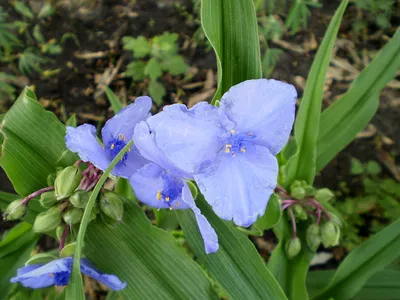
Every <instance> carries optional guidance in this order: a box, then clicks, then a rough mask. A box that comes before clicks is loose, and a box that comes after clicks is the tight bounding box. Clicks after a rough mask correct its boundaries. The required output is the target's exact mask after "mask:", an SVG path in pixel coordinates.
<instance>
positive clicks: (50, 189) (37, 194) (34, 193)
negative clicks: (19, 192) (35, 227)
mask: <svg viewBox="0 0 400 300" xmlns="http://www.w3.org/2000/svg"><path fill="white" fill-rule="evenodd" d="M53 190H54V186H49V187H45V188H42V189H40V190H38V191H36V192H33V193H32V194H30V195H28V196H26V197H25V198H24V200H22V202H21V205H27V204H28V202H29V201H30V200H32V199H33V198H35V197H37V196H39V195H40V194H43V193H46V192H48V191H53Z"/></svg>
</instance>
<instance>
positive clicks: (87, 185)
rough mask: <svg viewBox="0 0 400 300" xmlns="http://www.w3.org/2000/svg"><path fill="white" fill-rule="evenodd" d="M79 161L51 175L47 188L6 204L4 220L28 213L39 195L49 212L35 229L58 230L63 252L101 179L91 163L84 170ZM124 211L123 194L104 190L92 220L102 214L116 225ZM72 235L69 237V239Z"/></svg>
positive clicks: (18, 217) (92, 213)
mask: <svg viewBox="0 0 400 300" xmlns="http://www.w3.org/2000/svg"><path fill="white" fill-rule="evenodd" d="M80 164H81V161H78V162H77V163H76V164H75V165H73V166H69V167H66V168H64V169H62V170H60V171H59V172H58V173H57V176H52V175H50V176H49V178H48V184H49V185H50V186H49V187H47V188H43V189H41V190H38V191H36V192H34V193H32V194H30V195H29V196H27V197H25V198H24V199H21V200H15V201H13V202H11V203H10V205H9V206H8V207H7V209H6V211H5V213H4V214H3V218H4V219H5V220H17V219H20V218H22V217H23V216H24V215H25V214H26V212H27V205H28V202H29V201H30V200H32V199H33V198H36V197H38V196H40V199H39V202H40V204H41V206H42V207H44V208H45V209H47V210H46V211H44V212H42V213H40V214H38V215H37V216H36V219H35V222H34V224H33V230H34V231H35V232H40V233H46V232H49V231H52V230H56V235H57V238H58V239H59V240H60V251H61V249H63V248H64V243H65V241H66V238H67V235H68V232H69V231H72V232H77V230H70V229H72V228H73V226H77V227H78V226H79V223H80V222H81V219H82V216H83V212H84V209H85V207H86V205H87V203H88V201H89V198H90V195H91V193H92V192H91V190H92V189H93V188H94V186H95V185H96V183H97V182H98V181H99V179H100V177H101V174H102V171H101V170H99V169H97V168H95V167H94V166H93V165H92V164H89V165H88V168H86V169H85V170H84V171H81V169H80V167H79V165H80ZM123 213H124V208H123V202H122V200H121V198H120V196H119V195H118V194H116V193H114V192H111V191H106V190H103V191H102V193H101V194H100V197H99V199H98V201H97V203H96V205H95V206H94V207H93V209H92V211H91V215H90V219H89V220H90V221H92V220H94V219H96V217H97V216H98V215H101V217H102V219H103V220H104V221H105V222H106V223H108V224H114V223H115V222H119V221H121V220H122V216H123ZM71 239H73V237H70V240H71Z"/></svg>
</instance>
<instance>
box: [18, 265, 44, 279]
mask: <svg viewBox="0 0 400 300" xmlns="http://www.w3.org/2000/svg"><path fill="white" fill-rule="evenodd" d="M41 266H43V265H42V264H34V265H27V266H25V267H22V268H19V269H18V270H17V277H18V276H21V275H24V274H25V273H28V272H31V271H33V270H36V269H38V268H40V267H41Z"/></svg>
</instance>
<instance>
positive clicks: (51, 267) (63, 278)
mask: <svg viewBox="0 0 400 300" xmlns="http://www.w3.org/2000/svg"><path fill="white" fill-rule="evenodd" d="M72 263H73V259H72V257H66V258H60V259H56V260H53V261H51V262H49V263H47V264H45V265H44V264H35V265H28V266H25V267H22V268H20V269H18V271H17V276H15V277H13V278H11V280H10V281H11V282H12V283H15V282H20V283H21V284H22V285H23V286H24V287H28V288H33V289H40V288H44V287H48V286H52V285H55V286H66V285H67V284H68V281H69V278H70V276H71V272H72ZM81 272H82V273H83V274H85V275H88V276H89V277H92V278H93V279H96V280H97V281H98V282H100V283H102V284H104V285H105V286H107V287H109V288H110V289H112V290H114V291H118V290H122V289H124V288H125V287H126V283H125V282H122V281H121V280H119V279H118V277H117V276H115V275H110V274H104V273H102V272H100V271H99V270H97V269H96V268H95V267H94V266H93V265H92V264H91V263H90V262H89V261H88V260H87V259H84V258H83V259H81Z"/></svg>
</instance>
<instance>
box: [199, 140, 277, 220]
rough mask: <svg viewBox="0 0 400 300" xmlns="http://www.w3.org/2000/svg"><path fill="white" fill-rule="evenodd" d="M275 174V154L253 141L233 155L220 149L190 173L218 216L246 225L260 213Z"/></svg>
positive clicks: (272, 184)
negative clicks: (216, 155)
mask: <svg viewBox="0 0 400 300" xmlns="http://www.w3.org/2000/svg"><path fill="white" fill-rule="evenodd" d="M277 175H278V164H277V161H276V158H275V157H274V156H273V155H272V154H271V153H270V152H269V151H268V149H266V148H264V147H260V146H257V145H254V146H252V147H248V148H247V149H246V152H245V153H241V152H239V153H238V154H237V155H236V156H232V155H231V154H230V153H225V152H222V151H221V152H220V153H219V155H218V158H217V159H216V160H215V161H214V162H213V163H210V164H208V165H204V166H203V170H201V172H200V173H198V174H195V175H194V177H195V180H196V182H197V184H198V185H199V188H200V191H201V192H202V193H203V195H204V196H205V198H206V200H207V202H208V203H209V204H210V205H211V206H212V208H213V210H214V211H215V213H216V214H217V215H218V216H219V217H220V218H222V219H224V220H233V222H234V223H235V224H237V225H239V226H246V227H247V226H250V225H251V224H252V223H254V222H255V221H256V220H257V217H258V216H261V215H263V214H264V212H265V208H266V207H267V203H268V200H269V198H270V196H271V194H272V193H273V191H274V188H275V187H276V183H277Z"/></svg>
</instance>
